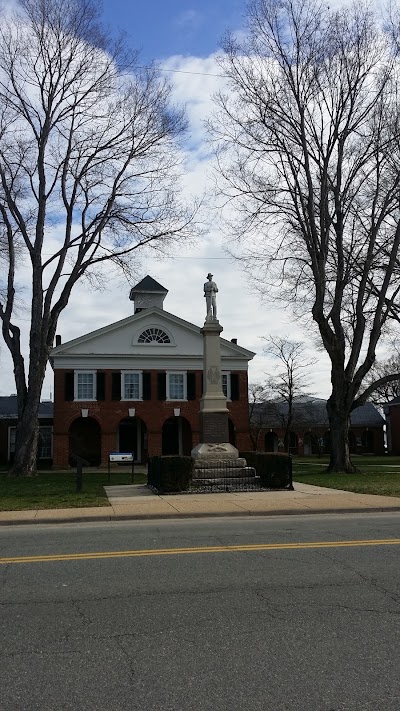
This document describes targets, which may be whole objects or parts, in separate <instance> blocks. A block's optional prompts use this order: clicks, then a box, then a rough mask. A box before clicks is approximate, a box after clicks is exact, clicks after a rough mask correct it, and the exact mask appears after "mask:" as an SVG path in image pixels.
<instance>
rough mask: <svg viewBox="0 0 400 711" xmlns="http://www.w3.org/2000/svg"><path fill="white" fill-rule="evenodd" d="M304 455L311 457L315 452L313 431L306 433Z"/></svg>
mask: <svg viewBox="0 0 400 711" xmlns="http://www.w3.org/2000/svg"><path fill="white" fill-rule="evenodd" d="M303 442H304V456H305V457H309V456H310V455H311V454H312V453H313V438H312V434H311V432H306V433H305V435H304V441H303Z"/></svg>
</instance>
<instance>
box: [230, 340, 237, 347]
mask: <svg viewBox="0 0 400 711" xmlns="http://www.w3.org/2000/svg"><path fill="white" fill-rule="evenodd" d="M231 343H234V344H235V346H237V338H231Z"/></svg>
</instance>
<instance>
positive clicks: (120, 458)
mask: <svg viewBox="0 0 400 711" xmlns="http://www.w3.org/2000/svg"><path fill="white" fill-rule="evenodd" d="M108 458H109V460H110V462H132V461H133V454H132V452H110V454H109V455H108Z"/></svg>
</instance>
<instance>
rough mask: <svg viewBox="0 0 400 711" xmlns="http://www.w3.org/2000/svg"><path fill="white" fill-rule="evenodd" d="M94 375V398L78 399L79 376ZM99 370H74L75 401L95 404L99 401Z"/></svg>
mask: <svg viewBox="0 0 400 711" xmlns="http://www.w3.org/2000/svg"><path fill="white" fill-rule="evenodd" d="M82 374H83V375H93V397H85V398H83V397H78V375H82ZM96 376H97V370H74V401H76V402H94V401H95V400H96V399H97V392H96V386H97V378H96Z"/></svg>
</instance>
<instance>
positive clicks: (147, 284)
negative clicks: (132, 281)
mask: <svg viewBox="0 0 400 711" xmlns="http://www.w3.org/2000/svg"><path fill="white" fill-rule="evenodd" d="M137 291H141V292H143V291H151V292H154V291H162V293H163V294H168V289H166V288H165V286H162V284H159V283H158V281H156V280H155V279H153V277H151V276H149V275H147V276H145V277H144V279H142V281H140V282H139V284H136V286H133V287H132V289H131V295H132V294H134V293H135V292H137Z"/></svg>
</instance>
